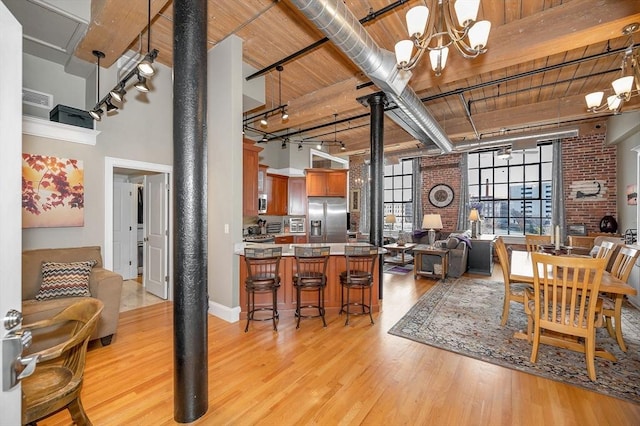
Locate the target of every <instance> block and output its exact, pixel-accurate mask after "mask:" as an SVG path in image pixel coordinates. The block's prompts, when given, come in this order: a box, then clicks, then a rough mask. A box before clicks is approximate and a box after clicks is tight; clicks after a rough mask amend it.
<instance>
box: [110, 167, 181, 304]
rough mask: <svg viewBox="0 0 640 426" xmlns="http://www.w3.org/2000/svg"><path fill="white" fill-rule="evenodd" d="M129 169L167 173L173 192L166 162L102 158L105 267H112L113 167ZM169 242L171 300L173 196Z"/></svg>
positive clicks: (169, 202)
mask: <svg viewBox="0 0 640 426" xmlns="http://www.w3.org/2000/svg"><path fill="white" fill-rule="evenodd" d="M114 168H122V169H131V170H142V171H147V172H156V173H166V174H168V175H169V179H168V180H169V194H172V193H173V192H172V191H173V179H172V178H171V175H172V173H173V166H170V165H167V164H157V163H147V162H144V161H136V160H128V159H124V158H115V157H105V158H104V250H103V262H104V267H105V268H106V269H111V268H112V267H113V174H114V173H113V169H114ZM167 208H168V210H169V211H168V215H169V216H168V217H169V242H168V253H167V262H168V264H167V271H168V273H169V288H168V289H167V292H168V296H169V298H168V300H173V272H172V271H173V197H171V196H169V199H168V203H167Z"/></svg>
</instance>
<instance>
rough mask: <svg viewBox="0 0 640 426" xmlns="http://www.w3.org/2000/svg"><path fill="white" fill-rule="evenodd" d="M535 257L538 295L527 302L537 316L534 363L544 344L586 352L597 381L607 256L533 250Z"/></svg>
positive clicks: (592, 375)
mask: <svg viewBox="0 0 640 426" xmlns="http://www.w3.org/2000/svg"><path fill="white" fill-rule="evenodd" d="M531 259H532V262H533V290H534V294H533V298H530V297H529V296H527V301H526V305H525V306H526V307H527V313H528V314H530V315H531V316H532V318H533V330H532V332H533V345H532V349H531V362H533V363H535V362H537V360H538V349H539V346H540V343H544V344H550V345H555V346H559V347H562V348H566V349H571V350H575V351H578V352H582V353H584V354H585V362H586V365H587V372H588V375H589V378H590V379H591V380H593V381H595V380H596V367H595V356H596V348H595V346H596V342H595V340H596V334H595V330H596V319H597V316H596V312H599V311H601V309H602V300H601V299H600V298H599V297H597V295H598V290H599V288H600V282H601V280H602V274H603V272H604V269H605V266H606V261H605V259H603V258H600V259H594V258H587V257H573V256H553V255H550V254H545V253H531ZM592 295H595V296H596V297H592ZM543 331H545V332H546V333H545V334H544V335H543ZM549 332H550V333H556V334H555V335H551V334H549ZM557 333H559V334H560V335H557ZM572 336H573V337H574V338H577V339H570V338H569V337H572ZM580 339H583V340H580Z"/></svg>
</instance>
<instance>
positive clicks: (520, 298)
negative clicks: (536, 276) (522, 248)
mask: <svg viewBox="0 0 640 426" xmlns="http://www.w3.org/2000/svg"><path fill="white" fill-rule="evenodd" d="M494 247H495V249H496V252H497V254H498V260H499V261H500V267H501V268H502V277H503V281H504V304H503V307H502V325H505V324H506V323H507V319H509V305H510V304H511V302H518V303H522V304H524V299H525V294H524V293H525V289H527V288H528V289H531V290H533V288H532V287H531V286H530V285H529V284H526V283H516V282H512V281H511V261H510V260H509V253H508V252H507V246H506V245H505V243H504V240H503V239H502V237H498V239H497V240H496V241H495V246H494Z"/></svg>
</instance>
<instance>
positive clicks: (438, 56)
mask: <svg viewBox="0 0 640 426" xmlns="http://www.w3.org/2000/svg"><path fill="white" fill-rule="evenodd" d="M448 56H449V48H448V47H446V46H445V47H443V48H441V49H435V50H431V51H429V60H430V61H431V69H432V70H434V71H435V72H436V73H439V72H441V71H442V70H443V69H444V67H445V66H446V65H447V57H448Z"/></svg>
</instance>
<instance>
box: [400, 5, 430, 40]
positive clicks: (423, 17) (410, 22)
mask: <svg viewBox="0 0 640 426" xmlns="http://www.w3.org/2000/svg"><path fill="white" fill-rule="evenodd" d="M406 18H407V31H408V32H409V37H414V36H415V37H420V36H422V34H424V29H425V27H426V26H427V20H428V19H429V8H427V6H416V7H412V8H411V9H409V11H408V12H407V16H406Z"/></svg>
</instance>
